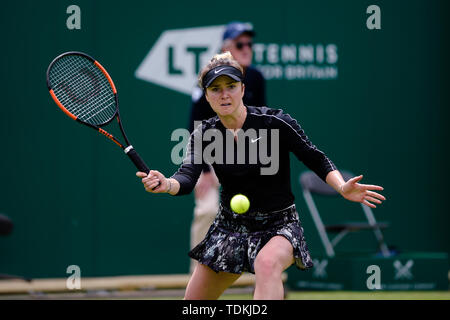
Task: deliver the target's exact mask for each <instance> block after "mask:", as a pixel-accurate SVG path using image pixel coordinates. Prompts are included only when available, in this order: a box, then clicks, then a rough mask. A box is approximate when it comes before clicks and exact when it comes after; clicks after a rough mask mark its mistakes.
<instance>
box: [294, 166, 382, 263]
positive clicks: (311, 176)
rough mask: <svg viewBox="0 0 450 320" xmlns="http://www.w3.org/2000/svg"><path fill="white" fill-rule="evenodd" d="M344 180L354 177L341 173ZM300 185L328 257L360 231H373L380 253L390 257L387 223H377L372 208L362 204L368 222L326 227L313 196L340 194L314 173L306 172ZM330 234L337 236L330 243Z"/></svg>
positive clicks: (332, 255)
mask: <svg viewBox="0 0 450 320" xmlns="http://www.w3.org/2000/svg"><path fill="white" fill-rule="evenodd" d="M340 172H341V174H342V176H343V178H344V180H345V181H347V180H349V179H350V178H352V177H354V175H353V174H352V173H350V172H348V171H340ZM300 185H301V187H302V189H303V197H304V198H305V201H306V205H307V206H308V209H309V212H310V213H311V216H312V218H313V220H314V224H315V225H316V228H317V231H318V233H319V236H320V239H321V240H322V243H323V246H324V248H325V252H326V254H327V256H328V257H334V256H335V247H336V245H337V244H338V242H339V241H341V240H342V238H344V236H345V235H347V234H348V233H349V232H354V231H359V230H373V232H374V234H375V237H376V239H377V241H378V245H379V248H380V251H381V253H382V255H383V256H384V257H388V256H389V255H390V252H389V249H388V247H387V245H386V243H385V241H384V238H383V234H382V232H381V229H382V228H386V227H388V224H387V223H377V221H376V220H375V216H374V214H373V212H372V210H371V209H370V207H368V206H366V205H363V204H361V207H362V209H363V211H364V214H365V216H366V218H367V221H368V222H347V223H341V224H334V225H324V224H323V222H322V219H321V217H320V214H319V211H318V210H317V207H316V204H315V202H314V200H313V197H312V194H318V195H323V196H330V197H333V196H338V195H339V193H338V192H337V191H336V190H334V189H333V188H332V187H330V186H329V185H328V184H327V183H325V182H324V181H323V180H322V179H320V178H319V177H318V176H317V175H316V174H315V173H314V172H312V171H306V172H303V173H302V174H301V175H300ZM328 233H335V234H336V235H335V236H334V238H333V239H332V240H331V241H330V238H329V237H328Z"/></svg>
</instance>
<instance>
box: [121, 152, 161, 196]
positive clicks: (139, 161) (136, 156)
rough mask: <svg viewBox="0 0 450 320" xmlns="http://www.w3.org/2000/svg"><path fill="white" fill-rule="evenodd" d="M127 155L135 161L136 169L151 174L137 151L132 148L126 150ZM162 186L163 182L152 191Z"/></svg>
mask: <svg viewBox="0 0 450 320" xmlns="http://www.w3.org/2000/svg"><path fill="white" fill-rule="evenodd" d="M125 153H126V154H127V155H128V157H130V159H131V161H133V163H134V165H135V166H136V168H138V170H139V171H142V172H145V173H146V174H148V173H149V172H150V169H149V168H148V167H147V165H146V164H145V162H144V160H142V158H141V156H140V155H139V154H138V153H137V152H136V150H135V149H134V148H133V147H132V146H130V147H128V148H126V149H125ZM160 185H161V181H160V182H159V183H158V185H157V186H156V187H154V188H153V189H152V190H155V189H156V188H158V187H159V186H160Z"/></svg>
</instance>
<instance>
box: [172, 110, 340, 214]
mask: <svg viewBox="0 0 450 320" xmlns="http://www.w3.org/2000/svg"><path fill="white" fill-rule="evenodd" d="M246 108H247V117H246V119H245V121H244V124H243V126H242V131H241V134H244V133H245V134H246V136H245V137H244V136H239V135H238V141H237V142H236V140H235V139H233V138H232V137H233V134H232V133H231V131H230V130H227V129H226V128H225V127H224V126H223V124H222V122H221V121H220V119H219V118H218V116H215V117H213V118H210V119H208V120H206V121H203V122H202V124H201V125H199V126H198V127H197V128H196V129H195V130H194V132H193V133H192V134H191V137H190V140H189V143H188V145H187V152H186V156H185V158H184V160H183V163H182V164H181V166H180V167H179V169H178V171H177V172H176V173H175V174H174V175H173V176H172V178H174V179H176V180H177V181H178V182H179V183H180V190H179V192H178V194H177V195H184V194H189V193H190V192H192V190H193V189H194V187H195V184H196V183H197V179H198V177H199V176H200V173H201V171H202V163H205V162H206V163H209V164H211V165H212V167H213V168H214V171H215V173H216V175H217V177H218V179H219V182H220V184H221V186H222V190H221V202H222V204H223V205H224V206H226V207H228V208H229V206H230V200H231V198H232V197H233V196H234V195H236V194H238V193H242V194H244V195H246V196H247V197H248V198H249V200H250V211H262V212H268V211H274V210H280V209H283V208H286V207H288V206H290V205H292V204H293V203H294V195H293V194H292V190H291V184H290V162H289V154H290V153H291V152H292V153H293V154H294V155H295V156H296V157H297V158H298V159H299V160H300V161H302V162H303V163H304V164H305V165H306V166H307V167H308V168H309V169H311V170H312V171H314V172H315V173H316V174H317V175H318V176H319V177H320V178H321V179H323V180H324V181H325V178H326V176H327V174H328V173H329V172H330V171H333V170H336V167H335V165H334V164H333V163H332V162H331V160H330V159H328V157H327V156H326V155H325V154H324V153H323V152H322V151H320V150H319V149H317V148H316V146H314V145H313V144H312V143H311V141H310V140H309V139H308V137H307V136H306V134H305V132H304V131H303V129H302V128H301V127H300V125H299V124H298V123H297V121H296V120H295V119H293V118H292V117H291V116H290V115H289V114H286V113H284V112H283V110H281V109H271V108H267V107H251V106H247V107H246ZM209 129H212V130H209ZM252 129H253V130H252ZM264 129H265V130H266V131H264ZM227 132H228V133H227ZM219 134H221V136H222V140H223V143H222V144H219V142H218V141H219V140H220V138H217V139H215V138H209V139H204V138H205V136H207V135H210V136H216V135H219ZM227 134H228V136H227ZM277 135H278V139H277V138H276V136H277ZM230 136H231V139H229V140H227V137H228V138H229V137H230ZM239 138H240V139H239ZM203 140H205V141H203ZM206 140H208V141H206ZM226 141H228V143H227V142H226ZM230 141H231V144H230V143H229V142H230ZM277 141H278V142H277ZM239 143H240V147H243V149H239V148H238V144H239ZM255 145H257V149H256V150H257V151H255ZM277 145H278V150H277V148H276V146H277ZM218 146H219V147H218ZM214 147H215V148H216V150H215V152H211V150H213V149H214ZM239 150H241V151H239ZM261 150H262V151H261ZM268 150H269V151H268ZM270 150H271V151H270ZM270 152H272V153H273V154H271V153H270ZM210 154H211V155H212V156H213V157H215V158H211V157H209V159H208V157H206V158H203V155H205V156H208V155H210ZM276 154H278V168H277V170H275V169H274V168H275V167H276V166H275V165H274V164H275V163H276V161H275V159H276V156H275V155H276ZM264 155H270V157H265V156H264ZM240 157H244V158H240ZM239 159H241V163H240V162H239V161H238V160H239ZM255 159H256V161H255ZM267 159H271V162H270V163H268V161H267ZM242 160H245V161H242ZM264 170H266V173H264V174H263V172H264ZM267 173H269V174H267Z"/></svg>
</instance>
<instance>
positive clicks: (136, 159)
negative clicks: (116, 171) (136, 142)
mask: <svg viewBox="0 0 450 320" xmlns="http://www.w3.org/2000/svg"><path fill="white" fill-rule="evenodd" d="M125 153H126V154H127V156H128V157H129V158H130V159H131V161H133V163H134V165H135V166H136V168H138V170H139V171H142V172H145V173H147V174H148V173H149V172H150V169H149V168H148V167H147V165H146V164H145V162H144V160H142V158H141V157H140V156H139V154H138V153H137V152H136V150H135V149H134V148H133V146H128V147H127V148H126V149H125Z"/></svg>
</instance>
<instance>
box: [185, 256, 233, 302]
mask: <svg viewBox="0 0 450 320" xmlns="http://www.w3.org/2000/svg"><path fill="white" fill-rule="evenodd" d="M240 276H241V275H240V274H235V273H228V272H219V273H216V272H215V271H213V270H212V269H211V268H209V267H207V266H205V265H203V264H200V263H198V264H197V266H196V267H195V270H194V272H193V273H192V276H191V279H190V280H189V283H188V285H187V287H186V293H185V295H184V299H185V300H215V299H218V298H219V297H220V295H221V294H222V293H223V292H224V291H225V290H226V289H227V288H228V287H229V286H231V285H232V284H233V282H235V281H236V280H237V279H238V278H239V277H240Z"/></svg>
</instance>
